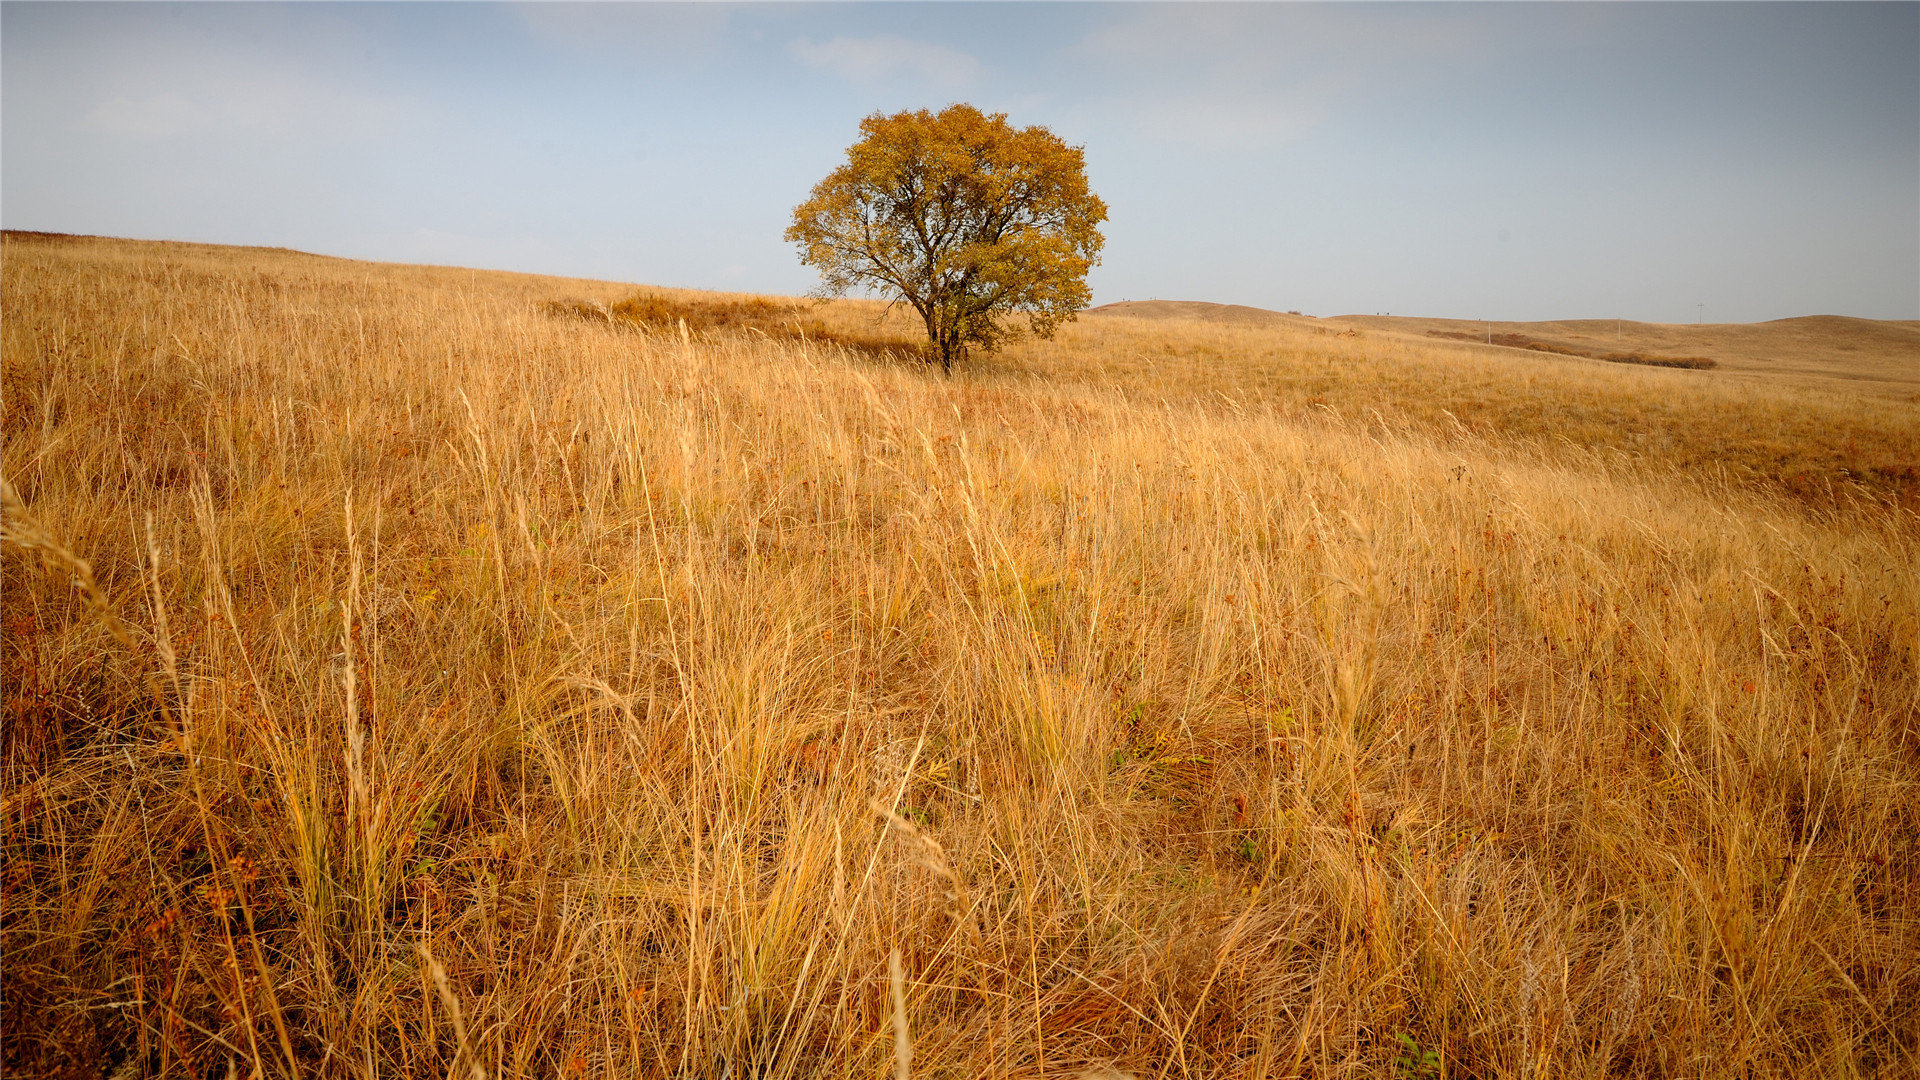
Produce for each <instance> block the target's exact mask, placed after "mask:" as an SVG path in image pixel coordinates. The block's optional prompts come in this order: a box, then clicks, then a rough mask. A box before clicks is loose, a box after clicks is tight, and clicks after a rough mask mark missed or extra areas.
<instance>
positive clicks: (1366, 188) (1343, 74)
mask: <svg viewBox="0 0 1920 1080" xmlns="http://www.w3.org/2000/svg"><path fill="white" fill-rule="evenodd" d="M0 94H3V96H0V110H3V113H0V221H4V224H5V226H6V227H7V228H19V229H43V230H51V231H58V232H83V233H101V234H107V235H114V236H130V237H149V238H159V239H182V240H204V241H214V242H220V243H235V244H266V245H277V246H286V247H295V248H300V249H303V250H307V251H316V252H324V253H328V254H336V255H348V256H354V257H359V258H368V259H384V260H400V261H408V262H433V263H449V264H455V265H461V266H481V267H495V268H501V269H511V270H531V271H540V272H547V273H556V274H569V275H577V276H582V277H599V278H612V279H617V280H623V281H635V282H648V283H657V284H664V285H684V286H694V287H711V288H726V289H740V290H751V291H760V292H776V293H800V292H803V291H805V290H806V289H808V288H810V287H811V286H812V285H813V282H814V278H813V276H812V275H811V274H810V273H809V272H808V271H807V270H805V269H804V268H803V267H801V266H800V265H799V262H798V260H797V258H796V255H795V252H794V250H793V248H792V247H791V246H789V245H787V244H784V243H783V242H782V241H781V239H780V233H781V231H782V230H783V228H784V227H785V225H786V222H787V215H788V214H789V213H790V212H791V209H792V207H793V206H794V205H795V204H796V203H798V202H799V201H800V200H801V199H802V198H804V197H805V196H806V193H807V191H808V189H809V188H810V187H811V186H812V185H813V183H814V182H815V181H817V180H819V179H820V178H821V177H822V176H824V175H825V174H826V173H827V172H828V171H829V170H830V169H832V168H833V167H834V165H835V164H837V163H838V161H839V160H840V159H841V158H842V156H843V154H844V151H845V148H846V147H847V145H848V144H849V143H850V142H851V141H852V140H853V139H854V138H855V137H856V136H857V134H858V125H859V121H860V119H861V117H863V116H865V115H867V114H869V113H872V112H874V111H876V110H882V111H895V110H899V109H903V108H919V107H936V108H937V107H939V106H941V105H944V104H946V103H948V102H952V101H971V102H973V103H975V104H977V105H979V106H981V107H982V108H985V109H988V110H994V111H1005V112H1006V113H1008V114H1009V117H1010V118H1011V119H1012V121H1013V122H1014V123H1016V124H1021V125H1025V124H1044V125H1046V126H1048V127H1049V128H1051V129H1052V130H1053V131H1054V132H1055V133H1057V134H1058V135H1060V136H1061V137H1062V138H1064V139H1066V140H1067V141H1069V142H1072V143H1076V144H1082V145H1084V146H1085V147H1086V151H1087V171H1088V175H1089V179H1090V180H1091V182H1092V185H1093V188H1094V190H1095V191H1097V192H1098V193H1099V194H1100V195H1101V196H1103V197H1104V198H1105V199H1106V200H1107V205H1108V207H1109V209H1110V212H1111V220H1110V221H1109V223H1108V225H1107V228H1106V236H1107V246H1106V253H1105V258H1104V261H1103V263H1102V265H1101V266H1100V267H1099V268H1098V269H1097V270H1095V271H1094V277H1093V281H1092V284H1093V289H1094V296H1095V302H1096V303H1105V302H1108V301H1112V300H1120V299H1144V298H1148V297H1163V298H1182V299H1203V300H1217V301H1224V302H1233V303H1245V304H1255V305H1259V306H1261V307H1271V308H1280V309H1288V308H1293V309H1299V310H1303V311H1306V312H1308V313H1310V314H1321V315H1332V314H1346V313H1355V312H1361V313H1371V312H1392V313H1394V314H1407V315H1416V314H1417V315H1448V316H1459V317H1465V318H1480V317H1486V318H1511V319H1538V318H1558V317H1582V316H1612V315H1622V316H1625V317H1627V318H1634V319H1645V320H1654V321H1666V322H1692V321H1694V319H1695V318H1696V315H1697V314H1698V311H1699V309H1698V308H1697V307H1696V305H1697V304H1705V317H1706V319H1707V320H1708V321H1749V320H1759V319H1770V318H1778V317H1783V316H1789V315H1804V314H1814V313H1837V314H1849V315H1864V316H1873V317H1881V318H1908V319H1911V318H1916V317H1920V4H1915V3H1886V4H1842V3H1832V4H1827V3H1821V4H1806V5H1802V4H1740V3H1709V4H1550V5H1534V4H1490V5H1480V4H1386V5H1360V4H1287V5H1265V4H1248V5H1213V4H1144V5H1135V4H1126V5H1120V4H1096V3H1086V4H1058V5H1029V4H1013V3H994V4H930V5H922V4H873V5H842V4H782V5H747V4H738V5H736V4H714V5H653V4H595V5H570V4H527V5H468V4H419V5H382V4H320V5H254V4H211V5H178V4H138V5H131V6H123V5H116V4H64V3H63V4H41V3H15V2H7V3H4V5H0Z"/></svg>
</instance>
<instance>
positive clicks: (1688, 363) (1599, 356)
mask: <svg viewBox="0 0 1920 1080" xmlns="http://www.w3.org/2000/svg"><path fill="white" fill-rule="evenodd" d="M1427 336H1428V337H1437V338H1450V339H1452V340H1454V341H1481V340H1485V341H1486V343H1487V344H1489V345H1504V346H1506V347H1507V348H1509V349H1531V350H1533V351H1534V352H1544V353H1558V354H1559V355H1561V356H1584V357H1586V358H1587V359H1589V360H1605V361H1608V362H1609V363H1614V364H1646V365H1648V366H1650V367H1671V368H1691V369H1693V370H1695V371H1706V370H1708V369H1710V368H1715V367H1718V366H1720V365H1719V361H1717V360H1714V359H1712V358H1711V357H1706V356H1649V355H1647V354H1646V353H1639V352H1593V351H1591V350H1585V349H1580V348H1577V347H1575V346H1572V345H1558V344H1554V343H1552V342H1547V341H1541V340H1540V339H1539V338H1531V337H1528V336H1527V335H1525V334H1495V333H1492V332H1489V333H1488V334H1487V335H1486V337H1485V338H1484V339H1482V338H1481V337H1480V336H1479V335H1476V334H1467V333H1462V332H1460V331H1458V330H1429V331H1427Z"/></svg>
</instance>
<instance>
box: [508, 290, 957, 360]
mask: <svg viewBox="0 0 1920 1080" xmlns="http://www.w3.org/2000/svg"><path fill="white" fill-rule="evenodd" d="M542 310H544V311H545V312H546V313H547V314H549V315H553V316H557V317H562V318H573V319H580V320H584V321H586V322H590V323H604V324H606V325H609V326H624V327H632V328H637V329H640V330H643V331H646V332H649V333H669V334H671V333H678V332H680V330H681V328H682V327H684V328H685V330H686V332H687V333H688V334H697V335H700V336H701V337H702V338H703V339H711V338H712V337H713V336H714V335H717V334H736V335H737V334H751V335H757V336H759V337H760V338H762V339H765V340H770V341H797V342H806V343H812V344H816V345H828V346H835V347H838V348H841V349H845V350H846V351H848V352H851V353H857V354H860V355H863V356H867V357H871V358H877V359H902V358H906V357H913V356H924V354H925V352H926V349H925V346H924V343H916V342H914V341H913V340H912V339H910V338H907V337H905V336H903V335H901V334H899V333H897V332H891V333H889V332H883V331H880V330H878V329H877V328H874V327H867V328H864V332H863V330H852V331H849V329H847V328H845V327H840V328H834V327H829V326H828V325H827V324H826V323H825V322H823V321H822V320H821V319H820V318H819V317H818V315H816V314H815V313H814V311H813V310H812V308H811V306H810V305H806V304H800V303H793V302H790V301H775V300H769V299H767V298H766V297H761V296H750V297H746V298H744V299H719V298H707V297H700V298H696V299H679V298H676V297H673V296H669V295H667V294H665V293H659V292H639V293H635V294H633V295H632V296H629V297H627V298H626V299H624V300H620V301H617V302H615V303H613V304H610V305H607V304H598V303H589V302H586V301H581V300H549V301H547V302H546V303H545V304H544V305H542Z"/></svg>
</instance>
